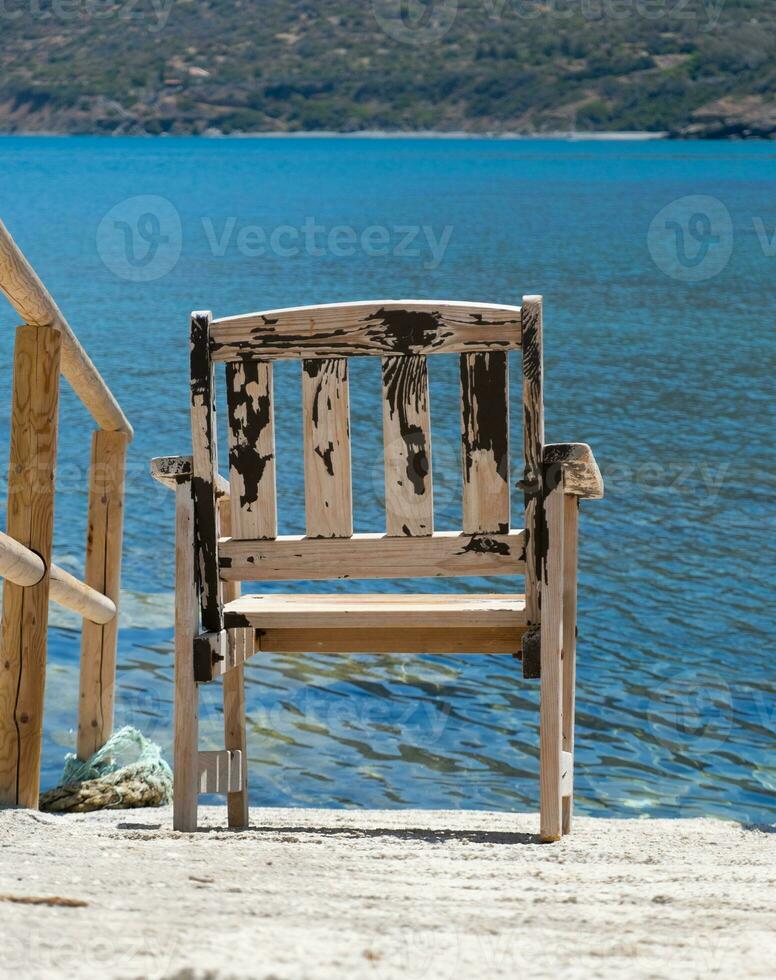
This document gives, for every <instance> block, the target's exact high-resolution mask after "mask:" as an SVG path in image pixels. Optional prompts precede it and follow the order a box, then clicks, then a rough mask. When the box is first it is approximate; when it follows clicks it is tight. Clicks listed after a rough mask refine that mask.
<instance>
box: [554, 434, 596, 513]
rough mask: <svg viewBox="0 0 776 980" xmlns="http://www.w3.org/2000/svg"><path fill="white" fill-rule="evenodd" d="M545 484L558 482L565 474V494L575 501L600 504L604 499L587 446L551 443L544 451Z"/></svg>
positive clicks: (593, 460) (577, 443)
mask: <svg viewBox="0 0 776 980" xmlns="http://www.w3.org/2000/svg"><path fill="white" fill-rule="evenodd" d="M544 471H545V483H547V482H549V483H554V482H556V481H557V480H558V479H559V478H560V475H561V473H562V476H563V487H564V491H565V492H566V493H568V494H573V495H574V496H575V497H587V498H589V499H591V500H598V499H600V498H601V497H603V495H604V481H603V478H602V477H601V471H600V470H599V469H598V464H597V463H596V461H595V456H593V450H592V449H591V448H590V446H588V445H587V443H585V442H560V443H550V444H548V445H546V446H545V447H544Z"/></svg>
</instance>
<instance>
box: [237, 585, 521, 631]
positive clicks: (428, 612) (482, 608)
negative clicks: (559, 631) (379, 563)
mask: <svg viewBox="0 0 776 980" xmlns="http://www.w3.org/2000/svg"><path fill="white" fill-rule="evenodd" d="M224 622H225V623H226V625H227V627H228V628H230V629H233V628H235V627H238V626H251V627H257V628H259V629H267V630H269V629H375V630H378V629H393V630H396V631H400V630H403V629H411V628H417V629H438V628H439V626H440V623H444V624H445V628H446V629H453V628H457V627H464V628H467V629H494V630H499V629H514V630H518V629H520V628H521V627H523V626H525V598H524V597H523V596H516V595H477V594H472V593H466V594H463V595H404V594H401V593H396V594H385V593H383V594H379V595H366V594H363V595H356V594H354V595H343V594H337V595H317V594H308V595H301V594H294V595H284V594H280V593H270V594H267V595H243V596H241V597H240V598H239V599H235V600H234V601H232V602H230V603H228V605H227V606H226V607H225V608H224Z"/></svg>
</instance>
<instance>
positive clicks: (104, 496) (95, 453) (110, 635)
mask: <svg viewBox="0 0 776 980" xmlns="http://www.w3.org/2000/svg"><path fill="white" fill-rule="evenodd" d="M128 444H129V436H128V435H127V434H126V433H124V432H105V431H103V430H97V431H96V432H94V433H93V434H92V456H91V466H90V468H89V512H88V518H87V520H88V527H87V536H86V563H85V570H84V579H85V581H86V584H87V585H91V586H92V588H94V589H97V591H98V592H102V593H103V594H104V595H106V596H108V598H109V599H112V600H113V602H114V604H115V606H116V615H115V616H114V617H113V619H111V620H110V622H108V623H105V624H104V625H100V624H98V623H93V622H91V620H88V619H84V621H83V626H82V628H81V677H80V695H79V699H78V739H77V753H78V758H79V759H88V758H89V756H90V755H92V754H93V753H94V752H96V751H97V749H100V748H102V746H103V745H104V744H105V742H106V741H107V740H108V738H109V737H110V734H111V732H112V731H113V701H114V694H115V689H116V646H117V642H118V631H119V616H118V608H119V593H120V590H121V545H122V538H123V529H124V465H125V461H126V454H127V445H128Z"/></svg>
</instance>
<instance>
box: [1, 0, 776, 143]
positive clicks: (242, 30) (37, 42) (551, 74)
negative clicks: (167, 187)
mask: <svg viewBox="0 0 776 980" xmlns="http://www.w3.org/2000/svg"><path fill="white" fill-rule="evenodd" d="M111 2H112V0H34V2H31V0H4V2H3V4H2V10H1V11H0V131H2V132H57V133H130V134H143V133H162V132H167V133H203V132H208V131H211V132H214V131H220V132H223V133H233V132H257V131H270V130H272V131H276V130H287V131H299V130H337V131H353V130H372V129H380V130H405V131H407V130H408V131H418V130H432V129H433V130H464V131H466V132H471V133H484V132H523V133H541V132H553V131H569V130H577V131H580V132H589V131H606V130H649V131H667V132H669V133H671V134H674V135H690V136H699V137H701V136H702V137H710V136H725V137H744V136H768V137H773V136H774V135H775V134H776V31H775V30H774V27H775V26H776V9H775V8H776V4H775V3H774V0H285V2H277V0H263V2H262V0H203V2H200V0H116V3H115V4H114V5H113V6H111Z"/></svg>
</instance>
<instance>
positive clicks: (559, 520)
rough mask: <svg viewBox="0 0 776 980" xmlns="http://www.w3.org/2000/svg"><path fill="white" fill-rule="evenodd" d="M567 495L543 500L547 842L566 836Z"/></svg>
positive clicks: (556, 492) (543, 817)
mask: <svg viewBox="0 0 776 980" xmlns="http://www.w3.org/2000/svg"><path fill="white" fill-rule="evenodd" d="M563 496H564V495H563V484H562V483H560V484H559V485H558V486H557V487H555V488H554V489H553V490H551V491H550V492H549V493H548V494H547V496H546V497H545V500H544V508H545V519H546V526H547V537H546V541H547V553H546V555H545V558H544V574H543V576H542V578H543V583H542V606H541V609H542V625H541V687H540V699H541V700H540V708H539V781H540V782H539V790H540V791H539V836H540V837H541V839H542V840H543V841H547V842H549V841H557V840H560V837H561V833H562V815H561V798H562V797H561V792H562V791H561V774H562V773H561V751H562V750H561V738H562V691H563V676H562V648H563V544H564V541H563V538H564V534H563V517H564V501H563Z"/></svg>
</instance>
